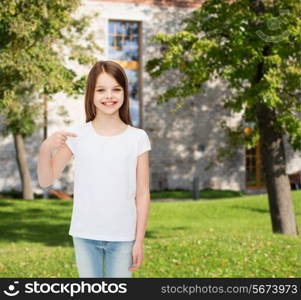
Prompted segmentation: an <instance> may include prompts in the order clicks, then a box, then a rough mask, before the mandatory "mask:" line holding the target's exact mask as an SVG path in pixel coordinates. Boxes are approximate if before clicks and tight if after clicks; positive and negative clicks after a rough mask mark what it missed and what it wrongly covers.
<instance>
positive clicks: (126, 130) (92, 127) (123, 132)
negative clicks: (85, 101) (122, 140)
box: [89, 121, 131, 139]
mask: <svg viewBox="0 0 301 300" xmlns="http://www.w3.org/2000/svg"><path fill="white" fill-rule="evenodd" d="M89 123H90V124H89V125H90V128H91V130H92V131H93V132H94V134H95V135H97V136H98V137H100V138H105V139H108V138H109V139H110V138H115V137H119V136H122V135H124V134H125V133H127V132H128V130H129V129H130V127H131V126H130V124H128V125H127V128H126V129H125V130H124V131H122V132H121V133H119V134H115V135H102V134H99V133H98V132H97V131H96V130H95V128H94V126H93V124H92V121H89Z"/></svg>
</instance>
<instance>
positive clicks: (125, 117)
mask: <svg viewBox="0 0 301 300" xmlns="http://www.w3.org/2000/svg"><path fill="white" fill-rule="evenodd" d="M103 72H106V73H108V74H109V75H111V76H112V77H114V78H115V80H116V81H117V82H118V84H120V85H121V86H122V87H123V91H124V101H123V104H122V106H121V107H120V108H119V116H120V119H121V120H122V121H123V122H124V123H126V124H130V125H132V120H131V116H130V108H129V93H128V79H127V76H126V74H125V71H124V70H123V68H122V67H121V66H120V65H119V64H118V63H116V62H114V61H111V60H106V61H104V60H101V61H98V62H97V63H95V64H94V65H93V67H92V69H91V70H90V72H89V75H88V78H87V83H86V94H85V112H86V123H87V122H89V121H92V120H93V119H94V118H95V116H96V107H95V104H94V102H93V99H94V92H95V84H96V79H97V77H98V75H99V74H101V73H103Z"/></svg>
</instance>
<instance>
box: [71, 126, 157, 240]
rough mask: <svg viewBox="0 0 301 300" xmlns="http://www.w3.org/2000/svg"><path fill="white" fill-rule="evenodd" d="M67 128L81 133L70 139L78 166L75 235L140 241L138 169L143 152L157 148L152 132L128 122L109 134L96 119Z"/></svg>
mask: <svg viewBox="0 0 301 300" xmlns="http://www.w3.org/2000/svg"><path fill="white" fill-rule="evenodd" d="M66 130H67V131H69V132H74V133H76V134H77V135H78V136H77V137H68V138H67V140H66V144H67V145H68V146H69V148H70V149H71V151H72V153H73V158H74V168H75V172H74V193H73V194H74V195H73V211H72V218H71V225H70V230H69V235H71V236H77V237H82V238H87V239H95V240H103V241H133V240H135V238H136V203H135V198H136V167H137V159H138V155H140V154H142V153H143V152H145V151H149V150H151V144H150V140H149V138H148V135H147V133H146V132H145V131H144V130H143V129H141V128H136V127H133V126H130V125H128V127H127V129H125V131H123V132H122V133H121V134H118V135H114V136H103V135H100V134H99V133H97V132H96V130H95V128H94V127H93V125H92V122H91V121H89V122H87V123H84V124H77V125H74V126H72V127H70V128H68V129H66Z"/></svg>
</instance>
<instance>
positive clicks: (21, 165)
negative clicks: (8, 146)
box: [13, 134, 34, 200]
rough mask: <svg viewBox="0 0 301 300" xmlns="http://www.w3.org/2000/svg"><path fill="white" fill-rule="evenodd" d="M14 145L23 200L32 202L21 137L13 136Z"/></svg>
mask: <svg viewBox="0 0 301 300" xmlns="http://www.w3.org/2000/svg"><path fill="white" fill-rule="evenodd" d="M13 137H14V143H15V149H16V160H17V163H18V169H19V173H20V178H21V183H22V191H23V199H26V200H33V199H34V195H33V191H32V187H31V177H30V172H29V169H28V165H27V161H26V156H25V147H24V142H23V137H22V136H21V135H20V134H16V135H14V134H13Z"/></svg>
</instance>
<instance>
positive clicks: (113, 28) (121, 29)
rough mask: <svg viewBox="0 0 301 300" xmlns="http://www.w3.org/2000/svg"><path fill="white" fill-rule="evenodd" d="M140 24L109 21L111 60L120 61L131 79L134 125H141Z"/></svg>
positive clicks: (130, 92)
mask: <svg viewBox="0 0 301 300" xmlns="http://www.w3.org/2000/svg"><path fill="white" fill-rule="evenodd" d="M139 28H140V24H139V23H138V22H131V21H113V20H111V21H109V49H108V56H109V59H110V60H114V61H116V62H117V63H119V64H120V65H121V66H122V67H123V68H124V70H125V73H126V75H127V77H128V80H129V101H130V114H131V117H132V121H133V125H134V126H137V127H141V113H140V107H141V105H140V103H141V101H139V100H140V99H141V94H140V93H139V88H138V87H139V81H140V80H139V75H140V74H139V73H140V72H139V32H140V30H139Z"/></svg>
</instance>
